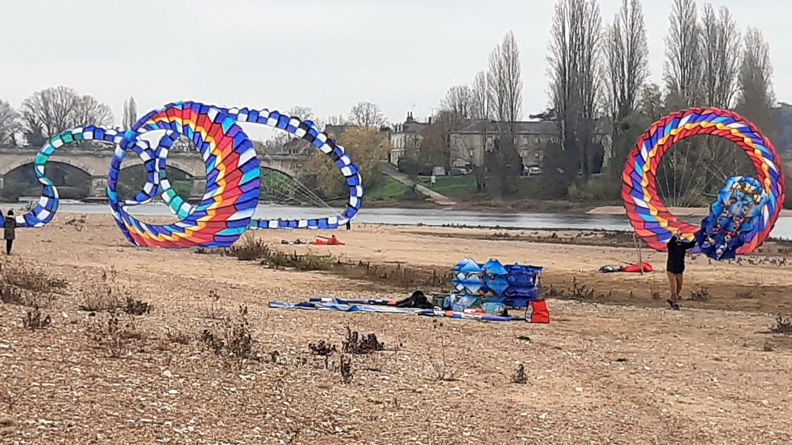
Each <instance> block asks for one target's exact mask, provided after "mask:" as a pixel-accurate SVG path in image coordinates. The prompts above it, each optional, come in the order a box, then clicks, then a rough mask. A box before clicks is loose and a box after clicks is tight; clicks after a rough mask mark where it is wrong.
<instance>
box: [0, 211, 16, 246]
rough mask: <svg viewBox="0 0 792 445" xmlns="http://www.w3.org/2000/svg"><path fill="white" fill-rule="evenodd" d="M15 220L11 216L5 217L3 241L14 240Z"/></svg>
mask: <svg viewBox="0 0 792 445" xmlns="http://www.w3.org/2000/svg"><path fill="white" fill-rule="evenodd" d="M16 226H17V223H16V219H14V216H13V215H9V216H6V218H5V222H4V223H3V239H6V240H13V239H16Z"/></svg>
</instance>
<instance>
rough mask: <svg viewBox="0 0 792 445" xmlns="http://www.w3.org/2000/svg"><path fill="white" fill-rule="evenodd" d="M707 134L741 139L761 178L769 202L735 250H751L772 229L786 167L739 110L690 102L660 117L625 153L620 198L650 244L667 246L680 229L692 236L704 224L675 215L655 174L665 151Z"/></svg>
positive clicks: (738, 251) (778, 208) (736, 140)
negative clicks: (687, 106) (659, 190)
mask: <svg viewBox="0 0 792 445" xmlns="http://www.w3.org/2000/svg"><path fill="white" fill-rule="evenodd" d="M699 134H709V135H713V136H720V137H722V138H726V139H728V140H730V141H732V142H734V143H735V144H737V145H739V146H740V147H741V148H742V149H743V150H745V153H746V154H747V155H748V157H749V158H750V159H751V162H752V163H753V165H754V167H755V169H756V174H757V179H758V181H759V183H760V184H762V187H763V189H764V192H765V194H766V196H767V201H766V205H765V206H764V207H763V208H762V212H761V216H760V217H759V221H758V224H757V225H756V227H755V228H754V230H753V231H752V232H751V233H750V234H748V235H747V236H746V238H745V243H744V244H743V245H742V246H741V247H740V248H739V249H738V250H737V253H740V254H747V253H751V252H753V251H754V250H755V249H756V248H757V247H758V246H760V245H761V244H762V243H763V242H764V241H765V240H766V239H767V238H768V236H769V235H770V231H771V230H772V229H773V226H774V225H775V222H776V220H777V219H778V216H779V214H780V212H781V208H782V206H783V203H784V187H785V185H784V184H785V182H784V173H783V171H782V170H781V158H780V156H779V155H778V152H776V149H775V147H773V144H772V143H771V142H770V140H769V139H767V137H765V136H764V135H763V134H762V133H761V132H760V131H759V129H757V128H756V126H755V125H754V124H752V123H751V122H748V121H747V120H745V119H743V118H742V117H741V116H739V115H738V114H737V113H734V112H731V111H725V110H721V109H718V108H692V109H689V110H685V111H680V112H677V113H673V114H671V115H669V116H666V117H664V118H663V119H661V120H659V121H657V122H655V123H654V125H652V127H651V128H649V130H647V131H646V132H645V133H644V134H643V135H642V136H641V138H640V139H639V140H638V143H637V144H636V146H635V148H634V149H633V150H632V152H630V154H629V156H628V157H627V164H626V166H625V168H624V173H623V174H622V181H623V184H622V199H623V200H624V207H625V209H626V210H627V216H628V218H629V219H630V224H632V226H633V228H634V229H635V231H636V233H637V234H638V235H639V236H640V237H641V238H643V239H644V241H646V242H647V243H648V244H649V246H650V247H652V248H654V249H657V250H663V249H665V247H666V243H667V242H668V240H669V239H670V238H671V236H672V235H673V233H674V232H675V231H676V230H677V229H679V230H681V231H682V234H683V235H684V236H685V237H691V236H693V235H695V234H696V232H698V231H699V230H700V227H698V226H694V225H692V224H688V223H686V222H684V221H682V220H680V219H678V218H677V217H675V216H674V215H673V214H671V212H669V210H668V209H667V208H666V207H665V205H664V204H663V202H662V201H661V200H660V196H659V195H658V193H657V183H656V177H655V176H656V174H657V169H658V166H659V165H660V161H661V159H662V158H663V155H664V154H665V152H666V151H667V150H668V149H669V148H670V147H671V146H672V145H673V144H674V143H676V142H679V141H681V140H682V139H685V138H687V137H690V136H694V135H699Z"/></svg>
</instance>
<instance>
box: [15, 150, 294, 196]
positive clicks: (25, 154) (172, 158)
mask: <svg viewBox="0 0 792 445" xmlns="http://www.w3.org/2000/svg"><path fill="white" fill-rule="evenodd" d="M38 152H39V150H38V149H34V148H2V147H0V189H2V188H3V187H4V186H5V177H6V175H7V174H8V173H9V172H11V171H13V170H16V169H18V168H24V167H26V166H29V168H30V169H31V172H33V168H34V167H33V166H34V161H35V159H36V155H37V154H38ZM309 158H310V157H309V156H306V155H274V156H272V155H259V162H260V163H261V167H262V168H266V169H271V170H277V171H279V172H281V173H284V174H286V175H287V176H289V177H295V176H296V175H297V173H298V172H299V170H300V169H301V168H302V167H303V165H305V163H306V162H308V160H309ZM112 159H113V150H107V149H91V148H87V149H86V148H71V147H63V148H61V149H59V150H58V151H56V152H55V153H54V154H53V155H52V156H51V157H50V162H53V163H55V162H57V163H61V164H66V165H69V166H72V167H74V168H76V169H79V170H81V171H82V172H84V173H86V174H87V175H88V176H89V177H90V178H91V186H90V196H89V197H91V198H100V197H106V196H107V175H108V172H109V170H110V162H111V161H112ZM142 163H143V162H142V161H141V160H140V158H139V157H138V156H137V155H135V154H134V153H131V152H130V153H128V154H127V156H126V157H125V158H124V163H123V164H122V167H123V168H124V169H126V168H129V167H133V166H136V165H141V164H142ZM167 165H168V168H169V169H176V170H180V171H181V172H183V173H184V174H185V175H186V176H187V178H189V179H190V180H191V181H192V192H191V197H193V198H196V197H200V196H202V195H203V193H204V189H205V187H206V164H205V163H204V161H203V159H202V158H201V155H200V154H199V153H197V152H179V151H171V152H170V153H168V163H167ZM45 172H46V170H45Z"/></svg>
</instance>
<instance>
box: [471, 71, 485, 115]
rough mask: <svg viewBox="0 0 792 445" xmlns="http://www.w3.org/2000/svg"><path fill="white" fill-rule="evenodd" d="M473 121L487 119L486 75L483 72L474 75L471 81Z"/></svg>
mask: <svg viewBox="0 0 792 445" xmlns="http://www.w3.org/2000/svg"><path fill="white" fill-rule="evenodd" d="M472 90H473V110H472V112H471V117H472V118H473V119H489V99H488V92H489V89H488V88H487V74H486V73H485V72H483V71H481V72H479V73H477V74H476V77H475V78H474V79H473V87H472Z"/></svg>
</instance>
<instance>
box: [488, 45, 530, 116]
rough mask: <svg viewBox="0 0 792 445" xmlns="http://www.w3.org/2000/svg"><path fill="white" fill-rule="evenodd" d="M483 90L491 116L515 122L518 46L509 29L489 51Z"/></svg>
mask: <svg viewBox="0 0 792 445" xmlns="http://www.w3.org/2000/svg"><path fill="white" fill-rule="evenodd" d="M487 91H488V101H489V108H490V115H491V116H492V118H494V119H496V120H499V121H501V122H516V121H517V120H519V119H520V114H521V112H522V78H521V69H520V49H519V48H518V46H517V40H515V38H514V34H513V33H512V32H511V31H509V32H508V33H507V34H506V36H504V37H503V42H502V43H501V44H500V45H497V46H496V47H495V49H493V50H492V52H491V53H490V58H489V72H488V73H487Z"/></svg>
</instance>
